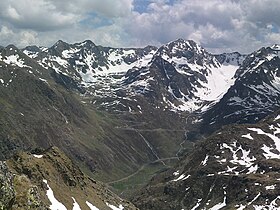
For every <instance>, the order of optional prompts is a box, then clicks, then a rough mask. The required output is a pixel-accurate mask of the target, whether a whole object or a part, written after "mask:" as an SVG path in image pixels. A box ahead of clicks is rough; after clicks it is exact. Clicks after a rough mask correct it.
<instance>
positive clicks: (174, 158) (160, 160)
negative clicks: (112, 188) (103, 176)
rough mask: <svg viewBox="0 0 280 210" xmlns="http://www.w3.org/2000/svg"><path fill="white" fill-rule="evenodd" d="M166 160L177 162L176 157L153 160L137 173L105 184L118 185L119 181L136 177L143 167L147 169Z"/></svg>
mask: <svg viewBox="0 0 280 210" xmlns="http://www.w3.org/2000/svg"><path fill="white" fill-rule="evenodd" d="M166 160H178V158H177V157H170V158H161V159H158V160H155V161H152V162H149V163H146V164H144V165H142V166H141V167H140V168H139V169H138V170H137V171H135V172H134V173H132V174H130V175H128V176H126V177H123V178H121V179H118V180H115V181H111V182H107V183H106V184H115V183H118V182H121V181H125V180H128V179H129V178H131V177H133V176H135V175H137V174H138V173H139V172H140V171H142V170H143V169H144V168H145V167H147V166H148V165H150V164H153V163H158V162H162V161H166Z"/></svg>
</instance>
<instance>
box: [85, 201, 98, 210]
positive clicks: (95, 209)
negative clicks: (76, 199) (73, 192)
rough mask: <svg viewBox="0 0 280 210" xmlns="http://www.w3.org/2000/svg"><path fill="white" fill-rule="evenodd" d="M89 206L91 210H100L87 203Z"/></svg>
mask: <svg viewBox="0 0 280 210" xmlns="http://www.w3.org/2000/svg"><path fill="white" fill-rule="evenodd" d="M86 204H87V206H88V207H89V208H90V210H99V208H96V207H95V206H94V205H92V204H91V203H90V202H88V201H86Z"/></svg>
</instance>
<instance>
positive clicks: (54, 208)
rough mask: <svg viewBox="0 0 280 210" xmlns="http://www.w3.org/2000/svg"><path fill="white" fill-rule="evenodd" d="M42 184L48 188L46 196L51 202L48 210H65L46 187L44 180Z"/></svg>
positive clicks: (46, 182)
mask: <svg viewBox="0 0 280 210" xmlns="http://www.w3.org/2000/svg"><path fill="white" fill-rule="evenodd" d="M43 182H44V183H45V184H46V185H47V187H48V190H47V194H46V195H47V197H48V199H49V201H50V202H51V205H50V206H49V208H50V210H67V208H66V207H65V206H64V205H63V204H62V203H61V202H59V201H58V200H57V199H56V198H55V197H54V194H53V190H52V189H51V188H50V186H49V185H48V181H47V180H45V179H44V180H43Z"/></svg>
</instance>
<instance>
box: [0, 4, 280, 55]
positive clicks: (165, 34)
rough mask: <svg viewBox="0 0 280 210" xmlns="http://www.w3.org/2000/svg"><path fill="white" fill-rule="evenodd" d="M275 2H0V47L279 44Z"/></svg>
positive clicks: (217, 48) (219, 48)
mask: <svg viewBox="0 0 280 210" xmlns="http://www.w3.org/2000/svg"><path fill="white" fill-rule="evenodd" d="M279 10H280V1H279V0H1V1H0V45H2V46H6V45H7V44H9V43H14V44H15V45H17V46H18V47H23V46H26V45H33V44H36V45H43V46H47V47H48V46H51V45H52V44H54V43H55V42H56V41H57V40H59V39H62V40H64V41H66V42H69V43H74V42H80V41H83V40H86V39H90V40H92V41H93V42H95V43H96V44H100V45H104V46H114V47H120V46H121V47H131V46H135V47H139V46H145V45H148V44H150V45H157V46H159V45H160V44H164V43H167V42H169V41H171V40H175V39H178V38H184V39H192V40H194V41H196V42H198V43H200V44H201V45H202V46H203V47H205V48H207V49H208V50H209V51H210V52H229V51H240V52H242V53H248V52H251V51H253V50H256V49H258V48H260V47H262V46H268V45H272V44H275V43H279V44H280V34H279V27H280V12H279Z"/></svg>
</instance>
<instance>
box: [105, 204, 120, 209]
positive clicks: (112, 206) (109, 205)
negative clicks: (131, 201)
mask: <svg viewBox="0 0 280 210" xmlns="http://www.w3.org/2000/svg"><path fill="white" fill-rule="evenodd" d="M106 205H107V206H108V207H110V208H111V209H113V210H123V209H124V207H123V205H121V204H120V205H119V207H116V206H114V205H111V204H109V203H106Z"/></svg>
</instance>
